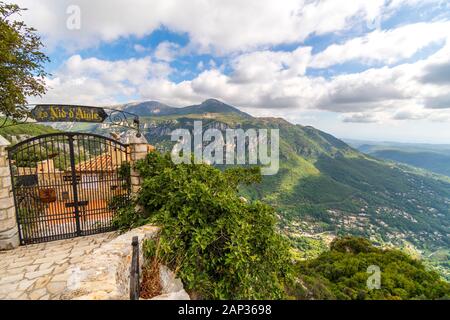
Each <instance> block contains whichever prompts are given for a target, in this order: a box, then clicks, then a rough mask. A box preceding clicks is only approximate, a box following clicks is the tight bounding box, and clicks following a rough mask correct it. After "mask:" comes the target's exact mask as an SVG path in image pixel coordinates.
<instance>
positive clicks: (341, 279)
mask: <svg viewBox="0 0 450 320" xmlns="http://www.w3.org/2000/svg"><path fill="white" fill-rule="evenodd" d="M371 265H376V266H379V268H380V270H381V288H380V289H372V290H370V289H369V288H368V287H367V279H368V277H369V276H370V275H371V273H367V268H368V267H369V266H371ZM296 274H297V280H298V284H297V286H296V287H294V288H292V289H291V294H294V295H295V296H296V297H297V298H300V299H309V298H314V299H352V300H354V299H377V300H378V299H395V300H397V299H444V298H450V284H449V283H447V282H445V281H443V280H441V279H440V277H439V275H438V274H437V273H435V272H433V271H427V270H426V268H425V266H424V265H423V263H422V262H420V261H419V260H414V259H412V258H410V257H409V256H408V255H406V254H404V253H402V252H400V251H398V250H392V249H385V250H383V249H380V248H376V247H374V246H372V245H371V243H370V242H369V241H368V240H365V239H362V238H355V237H344V238H338V239H335V240H334V241H333V242H332V243H331V246H330V250H329V251H327V252H324V253H322V254H321V255H320V256H319V257H318V258H316V259H313V260H309V261H303V262H299V263H298V265H297V266H296Z"/></svg>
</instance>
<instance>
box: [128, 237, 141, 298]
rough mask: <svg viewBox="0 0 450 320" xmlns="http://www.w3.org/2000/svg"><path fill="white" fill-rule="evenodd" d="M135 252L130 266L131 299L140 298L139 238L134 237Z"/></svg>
mask: <svg viewBox="0 0 450 320" xmlns="http://www.w3.org/2000/svg"><path fill="white" fill-rule="evenodd" d="M131 245H132V247H133V253H132V256H131V267H130V300H139V287H140V285H139V240H138V237H137V236H136V237H133V239H132V240H131Z"/></svg>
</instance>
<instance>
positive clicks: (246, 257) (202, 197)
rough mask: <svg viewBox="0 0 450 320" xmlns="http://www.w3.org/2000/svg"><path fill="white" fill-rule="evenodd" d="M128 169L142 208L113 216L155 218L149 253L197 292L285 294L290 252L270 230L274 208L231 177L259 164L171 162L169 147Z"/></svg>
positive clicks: (255, 172) (250, 173) (248, 173)
mask: <svg viewBox="0 0 450 320" xmlns="http://www.w3.org/2000/svg"><path fill="white" fill-rule="evenodd" d="M136 169H137V170H138V171H139V174H140V176H141V178H143V183H142V185H141V190H140V192H139V194H138V196H137V204H138V205H140V206H141V208H142V211H141V212H134V208H135V207H136V206H135V205H134V204H133V205H131V207H130V208H125V209H123V210H120V211H119V213H118V215H117V216H116V218H115V224H116V226H118V227H119V228H128V227H135V226H138V225H142V224H145V223H149V222H152V223H154V224H156V225H158V226H160V227H161V231H160V235H159V239H158V240H157V241H156V242H155V243H153V242H147V244H146V246H145V248H146V249H144V253H146V255H147V256H148V257H149V258H152V257H153V258H158V260H159V261H161V262H162V263H164V264H165V265H167V266H169V267H170V268H171V269H172V270H175V271H176V272H177V276H178V277H179V278H180V279H181V280H182V281H183V283H184V285H185V288H186V289H187V290H188V291H190V292H194V293H195V294H196V296H197V297H201V298H205V299H279V298H283V297H284V296H285V295H284V286H285V284H286V283H287V282H288V279H289V273H290V265H291V259H290V257H291V255H290V251H289V243H288V242H287V240H286V239H285V238H284V237H283V236H282V235H281V234H279V233H278V232H277V230H276V227H275V225H276V221H277V219H276V215H275V212H274V209H273V208H272V207H270V206H268V205H265V204H263V203H260V202H250V201H246V200H244V199H242V198H241V197H240V195H239V193H238V187H239V185H242V184H249V183H252V182H257V181H260V179H261V173H260V170H259V168H248V169H243V168H232V169H227V170H224V171H221V170H219V169H217V168H215V167H213V166H210V165H207V164H201V165H197V164H183V163H182V164H174V163H173V162H172V160H171V158H170V154H166V155H161V154H159V153H157V152H151V153H149V154H148V155H147V157H146V158H145V159H143V160H140V161H139V162H138V164H137V165H136ZM155 248H159V250H156V249H155ZM156 252H158V254H156Z"/></svg>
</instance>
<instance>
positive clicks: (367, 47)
mask: <svg viewBox="0 0 450 320" xmlns="http://www.w3.org/2000/svg"><path fill="white" fill-rule="evenodd" d="M447 38H450V21H443V22H431V23H425V22H423V23H416V24H410V25H405V26H402V27H399V28H396V29H392V30H376V31H373V32H371V33H369V34H367V35H365V36H363V37H358V38H354V39H351V40H349V41H347V42H345V43H343V44H333V45H331V46H329V47H328V48H326V49H325V50H324V51H322V52H320V53H318V54H316V55H315V56H314V57H313V58H312V61H311V65H310V66H311V67H315V68H327V67H329V66H332V65H336V64H340V63H344V62H348V61H358V62H359V63H366V64H371V63H385V64H394V63H396V62H398V61H400V60H401V59H406V58H410V57H412V56H413V55H414V54H415V53H416V52H418V51H419V50H420V49H423V48H424V47H426V46H428V45H430V44H433V43H437V42H439V41H444V40H445V39H447Z"/></svg>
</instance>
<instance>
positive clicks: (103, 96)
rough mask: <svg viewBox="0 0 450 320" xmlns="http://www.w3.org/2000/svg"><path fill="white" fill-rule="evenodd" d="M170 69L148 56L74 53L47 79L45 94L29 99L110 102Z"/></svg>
mask: <svg viewBox="0 0 450 320" xmlns="http://www.w3.org/2000/svg"><path fill="white" fill-rule="evenodd" d="M170 72H171V69H170V67H169V66H168V65H167V64H166V63H155V62H153V61H152V60H151V59H150V58H149V57H145V58H142V59H128V60H119V61H107V60H101V59H97V58H88V59H83V58H82V57H81V56H79V55H73V56H71V57H70V58H69V59H68V60H67V61H66V62H65V63H64V64H63V65H62V66H61V67H60V68H59V69H58V70H57V71H56V72H55V73H54V76H53V77H51V78H49V79H47V81H46V82H47V85H48V87H49V91H48V93H47V94H46V95H45V97H44V98H43V99H34V100H33V101H31V102H32V103H33V102H42V101H45V102H49V103H69V102H70V103H83V104H93V105H99V104H113V103H116V102H117V99H118V97H119V96H121V97H124V98H127V97H128V98H129V99H131V98H132V97H134V96H136V95H137V94H138V90H137V87H138V86H139V85H141V84H142V83H146V82H147V81H151V80H154V79H162V78H166V77H167V76H168V75H169V74H170Z"/></svg>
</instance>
